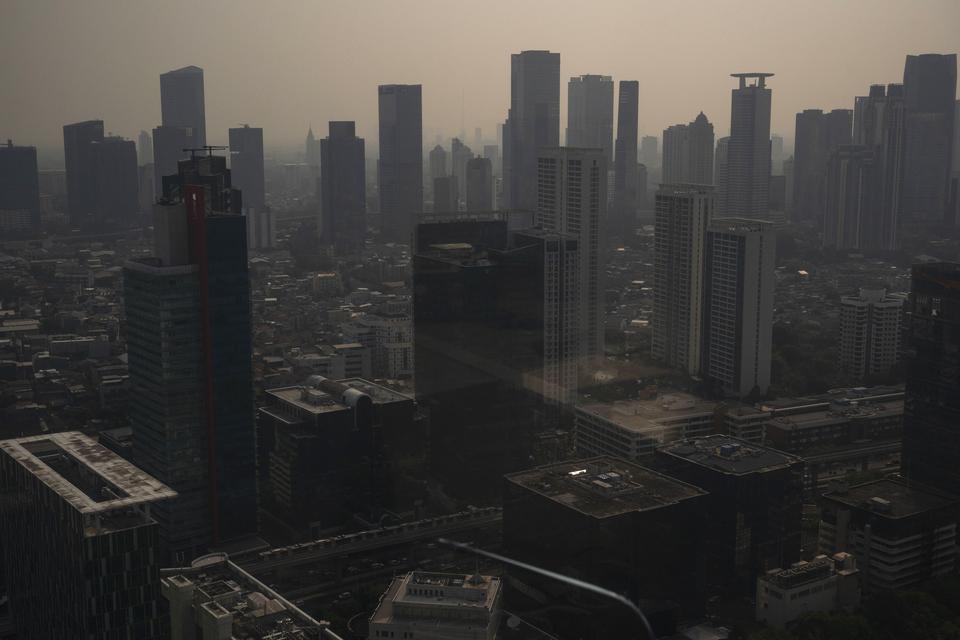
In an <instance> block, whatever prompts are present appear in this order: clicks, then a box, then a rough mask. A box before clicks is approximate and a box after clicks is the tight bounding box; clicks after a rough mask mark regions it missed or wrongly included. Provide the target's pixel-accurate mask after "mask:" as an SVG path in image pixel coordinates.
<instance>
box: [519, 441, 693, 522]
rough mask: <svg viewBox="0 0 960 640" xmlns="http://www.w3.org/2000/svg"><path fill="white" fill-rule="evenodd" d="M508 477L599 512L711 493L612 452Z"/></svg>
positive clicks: (569, 504) (596, 514) (608, 513)
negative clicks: (611, 453) (612, 454)
mask: <svg viewBox="0 0 960 640" xmlns="http://www.w3.org/2000/svg"><path fill="white" fill-rule="evenodd" d="M506 479H507V481H508V482H512V483H513V484H516V485H518V486H521V487H523V488H525V489H527V490H529V491H533V492H534V493H538V494H540V495H542V496H544V497H545V498H548V499H550V500H553V501H554V502H559V503H561V504H563V505H566V506H567V507H570V508H571V509H576V510H577V511H580V512H581V513H584V514H586V515H589V516H593V517H596V518H608V517H612V516H618V515H621V514H624V513H629V512H632V511H648V510H651V509H659V508H661V507H666V506H670V505H674V504H678V503H680V502H682V501H684V500H689V499H692V498H697V497H699V496H704V495H707V492H706V491H704V490H703V489H700V488H699V487H695V486H693V485H691V484H687V483H685V482H681V481H679V480H675V479H673V478H670V477H668V476H665V475H663V474H660V473H657V472H656V471H653V470H652V469H648V468H647V467H642V466H640V465H637V464H633V463H631V462H627V461H626V460H621V459H619V458H611V457H608V456H598V457H596V458H587V459H585V460H571V461H567V462H561V463H558V464H553V465H547V466H544V467H537V468H536V469H530V470H528V471H520V472H518V473H512V474H509V475H507V476H506Z"/></svg>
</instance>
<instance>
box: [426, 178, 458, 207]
mask: <svg viewBox="0 0 960 640" xmlns="http://www.w3.org/2000/svg"><path fill="white" fill-rule="evenodd" d="M459 202H460V189H459V187H458V185H457V176H441V177H439V178H434V179H433V212H434V213H455V212H456V211H458V210H459V205H458V203H459Z"/></svg>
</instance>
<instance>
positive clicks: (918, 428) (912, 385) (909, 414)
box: [903, 263, 960, 496]
mask: <svg viewBox="0 0 960 640" xmlns="http://www.w3.org/2000/svg"><path fill="white" fill-rule="evenodd" d="M904 329H905V331H904V362H905V365H906V383H907V387H906V398H905V403H904V415H903V473H904V475H906V476H907V478H909V479H910V480H914V481H916V482H919V483H922V484H925V485H928V486H931V487H935V488H937V489H941V490H942V491H946V492H948V493H951V494H953V495H955V496H956V495H960V466H958V465H957V460H960V394H958V393H957V389H960V264H956V263H939V264H923V265H914V266H913V280H912V285H911V288H910V300H909V301H908V303H907V308H906V320H905V327H904Z"/></svg>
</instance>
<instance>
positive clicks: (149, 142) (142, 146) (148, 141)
mask: <svg viewBox="0 0 960 640" xmlns="http://www.w3.org/2000/svg"><path fill="white" fill-rule="evenodd" d="M151 162H153V138H152V137H151V136H150V134H149V133H148V132H146V131H144V130H143V129H141V130H140V135H138V136H137V164H138V165H140V166H141V167H142V166H143V165H145V164H150V163H151Z"/></svg>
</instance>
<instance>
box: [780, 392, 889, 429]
mask: <svg viewBox="0 0 960 640" xmlns="http://www.w3.org/2000/svg"><path fill="white" fill-rule="evenodd" d="M902 414H903V399H902V398H900V399H896V400H888V401H886V402H882V403H881V402H876V403H871V404H863V405H860V404H856V403H853V404H850V403H840V404H827V405H819V404H818V405H812V406H810V408H809V410H807V411H804V412H802V413H801V412H797V413H791V414H788V415H776V414H774V418H773V420H772V423H771V424H775V425H777V426H778V427H780V428H782V429H788V430H796V429H810V428H813V427H818V426H821V425H825V424H833V423H837V422H846V421H848V420H853V419H856V418H870V417H882V416H892V415H902Z"/></svg>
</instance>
